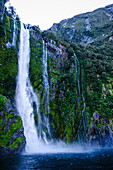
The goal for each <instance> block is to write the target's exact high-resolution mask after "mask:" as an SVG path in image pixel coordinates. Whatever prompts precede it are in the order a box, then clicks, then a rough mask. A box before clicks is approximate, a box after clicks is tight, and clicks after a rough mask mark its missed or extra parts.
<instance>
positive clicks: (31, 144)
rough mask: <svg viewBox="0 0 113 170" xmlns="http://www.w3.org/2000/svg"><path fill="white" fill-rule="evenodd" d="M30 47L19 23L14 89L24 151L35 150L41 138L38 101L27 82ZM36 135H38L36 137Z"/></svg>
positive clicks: (24, 31)
mask: <svg viewBox="0 0 113 170" xmlns="http://www.w3.org/2000/svg"><path fill="white" fill-rule="evenodd" d="M29 61H30V45H29V30H28V29H26V28H24V25H23V23H21V32H20V47H19V59H18V77H17V88H16V105H17V110H18V112H19V114H20V116H21V118H22V121H23V126H24V133H25V137H26V142H27V143H26V151H28V152H29V151H32V150H33V148H34V149H36V145H37V143H38V142H39V139H40V138H41V117H40V113H39V100H38V98H37V96H36V94H35V93H34V91H33V88H32V86H31V83H30V80H29ZM33 104H35V110H36V112H37V114H38V130H37V129H36V127H35V121H34V111H33ZM37 134H38V135H37Z"/></svg>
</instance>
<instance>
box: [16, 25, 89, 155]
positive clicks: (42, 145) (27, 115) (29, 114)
mask: <svg viewBox="0 0 113 170" xmlns="http://www.w3.org/2000/svg"><path fill="white" fill-rule="evenodd" d="M43 45H44V43H43ZM44 46H45V45H44ZM43 59H44V61H43V64H44V67H43V74H44V75H43V78H44V79H43V81H44V86H45V93H46V95H49V91H48V90H49V83H48V73H47V46H46V49H45V48H44V47H43ZM29 61H30V45H29V30H28V29H26V28H24V24H23V23H21V32H20V47H19V59H18V77H17V87H16V96H15V99H16V106H17V110H18V112H19V114H20V116H21V118H22V121H23V126H24V134H25V137H26V148H25V150H26V152H27V153H61V152H64V153H69V152H84V151H85V152H86V150H84V149H83V148H82V147H81V146H78V145H77V144H73V145H67V144H65V143H64V142H62V141H58V142H57V141H56V142H55V143H54V141H52V140H51V142H48V140H47V137H46V134H45V133H44V131H43V129H42V121H41V116H40V112H39V100H38V97H37V96H36V94H35V93H34V90H33V88H32V86H31V83H30V80H29ZM46 83H47V84H46ZM48 99H49V96H48V97H46V100H48ZM46 102H47V103H46V104H47V105H48V106H49V101H46ZM34 103H35V111H36V112H37V114H38V128H37V129H36V126H35V120H34V109H33V105H34ZM48 113H49V107H48ZM44 120H45V121H44V123H45V126H46V128H47V129H48V127H49V125H48V121H47V120H48V119H46V118H44ZM46 121H47V122H46ZM37 134H38V135H37ZM43 134H44V135H43ZM42 135H43V140H44V142H43V140H42ZM88 149H89V148H88Z"/></svg>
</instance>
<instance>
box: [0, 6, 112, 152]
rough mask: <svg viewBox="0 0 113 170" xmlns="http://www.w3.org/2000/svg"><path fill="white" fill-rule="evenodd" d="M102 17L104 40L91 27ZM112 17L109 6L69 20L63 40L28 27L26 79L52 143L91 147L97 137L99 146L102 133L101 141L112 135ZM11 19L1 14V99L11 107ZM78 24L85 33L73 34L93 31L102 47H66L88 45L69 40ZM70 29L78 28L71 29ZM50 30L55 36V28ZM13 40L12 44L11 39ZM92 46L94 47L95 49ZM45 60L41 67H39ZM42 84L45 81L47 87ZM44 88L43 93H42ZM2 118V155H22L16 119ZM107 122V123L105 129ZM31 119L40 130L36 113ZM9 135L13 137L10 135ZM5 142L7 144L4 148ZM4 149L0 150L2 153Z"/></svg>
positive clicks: (14, 65)
mask: <svg viewBox="0 0 113 170" xmlns="http://www.w3.org/2000/svg"><path fill="white" fill-rule="evenodd" d="M106 11H107V12H106ZM101 12H102V13H101ZM105 12H106V15H103V17H101V18H100V20H101V22H100V23H101V25H100V29H102V30H103V31H104V34H105V36H103V35H102V36H100V35H99V34H100V32H98V31H97V30H96V28H97V27H98V26H97V27H95V24H94V25H93V22H94V21H93V20H94V19H95V20H96V21H97V19H99V16H100V15H102V14H105ZM100 13H101V14H100ZM111 13H112V5H111V6H108V7H106V8H105V9H99V10H96V11H94V13H87V14H84V15H85V16H83V15H80V16H75V17H74V18H75V21H76V22H75V21H74V18H73V19H70V20H71V24H70V25H69V27H70V28H69V34H66V32H65V29H64V32H65V34H64V32H62V31H61V30H60V29H58V28H57V30H56V33H55V34H57V33H58V32H60V31H61V32H60V33H58V35H60V36H61V37H59V36H58V35H55V34H54V33H52V32H51V31H45V32H41V31H40V29H39V28H38V27H36V26H30V25H29V26H28V29H29V31H30V69H29V77H30V81H31V83H32V86H33V88H34V90H35V92H36V94H37V95H38V96H39V99H40V113H41V115H42V117H43V114H46V115H47V114H48V115H49V119H50V126H51V131H52V135H53V137H54V138H57V139H59V138H60V139H63V140H64V141H66V142H70V141H75V140H77V139H78V137H79V139H85V140H88V141H91V142H93V139H95V136H96V139H97V141H98V139H99V138H100V137H99V134H101V133H103V134H104V136H105V135H106V132H107V133H109V130H111V131H110V132H111V133H110V135H111V136H112V130H113V127H112V124H113V122H112V121H113V119H112V117H113V45H112V44H113V41H112V36H111V34H112V29H111V27H112V15H110V14H111ZM108 14H109V15H108ZM12 16H13V15H11V14H8V13H7V12H5V14H4V20H3V23H2V24H1V40H0V53H1V57H0V77H1V80H0V85H1V88H0V94H1V96H7V98H8V99H10V100H11V103H13V102H14V96H15V88H16V76H17V70H18V49H19V42H20V38H19V36H20V21H19V20H18V18H16V19H14V18H13V17H12ZM104 16H105V18H104ZM108 16H109V17H108ZM110 16H111V17H110ZM90 17H92V19H93V20H92V19H91V18H90ZM106 18H107V19H106ZM79 19H80V20H79ZM70 20H69V23H70ZM83 20H84V21H83ZM104 20H105V21H106V25H107V26H106V27H104V26H103V25H102V23H103V21H104ZM67 21H68V20H65V21H61V23H63V22H64V25H63V27H64V28H66V24H67ZM65 22H66V23H65ZM77 23H78V25H80V26H82V27H84V28H83V34H82V33H80V34H78V32H77V36H81V35H82V36H85V34H84V30H86V32H87V33H88V31H89V32H90V31H91V32H92V31H93V32H94V34H93V36H92V35H91V37H92V39H93V40H94V39H96V41H97V40H98V38H99V41H100V42H101V40H102V39H103V37H104V41H103V42H101V43H100V46H98V47H97V46H95V45H94V44H93V45H87V46H81V45H78V44H76V43H74V42H70V41H67V40H71V41H74V40H76V41H75V42H78V43H79V44H80V43H82V44H83V43H85V44H87V43H89V42H88V41H89V40H87V41H86V42H85V41H82V38H83V37H82V38H80V37H79V38H78V40H79V41H78V40H77V39H75V38H74V37H73V38H72V39H70V36H73V35H74V34H75V32H76V31H75V30H74V31H75V32H74V34H73V33H72V32H73V29H76V30H79V31H81V28H79V26H78V25H77ZM84 23H85V26H84ZM96 23H97V22H96ZM73 24H74V25H76V27H73V28H71V26H72V25H73ZM103 24H105V22H104V23H103ZM109 24H110V25H109ZM61 25H62V24H61ZM108 25H109V27H108ZM56 26H58V25H56ZM61 27H62V26H61ZM90 27H91V29H90ZM59 28H60V27H59ZM51 30H52V31H54V29H53V28H51ZM54 32H55V31H54ZM95 32H96V33H95ZM68 35H69V39H68V38H67V40H64V39H63V38H65V39H66V37H65V36H68ZM88 36H89V35H88ZM94 36H95V37H94ZM14 37H16V38H15V39H14ZM62 37H63V38H62ZM106 37H107V38H106ZM96 41H95V43H97V42H96ZM44 59H45V62H44V61H43V60H44ZM45 64H46V65H45ZM45 67H46V69H47V70H46V73H45V72H44V69H45ZM44 79H46V82H45V81H44ZM45 84H46V86H47V87H45ZM48 94H49V95H48ZM48 96H49V97H48ZM48 101H49V102H48ZM1 106H2V105H1ZM95 112H96V113H98V114H97V115H99V117H100V119H98V121H97V120H96V119H95V116H93V113H95ZM94 115H95V114H94ZM1 116H2V120H1V128H2V129H3V131H2V142H1V146H2V147H3V148H6V149H5V150H6V152H8V151H9V150H10V151H9V152H13V151H14V152H17V150H18V151H20V150H22V149H23V148H24V146H25V137H24V135H23V128H22V122H21V119H20V117H19V116H18V115H16V114H15V113H14V112H13V111H11V112H10V111H6V109H5V110H4V108H3V107H2V109H1ZM105 116H106V117H107V118H106V119H107V120H108V121H107V123H106V120H105ZM34 117H35V124H36V126H38V116H37V114H36V113H34ZM97 117H98V116H97ZM43 126H44V125H43ZM103 126H105V128H106V129H107V130H106V131H104V129H102V127H103ZM10 131H11V134H9V132H10ZM45 133H46V129H45ZM86 134H87V135H86ZM110 135H108V136H110ZM7 136H9V137H7ZM86 137H87V139H86ZM4 139H7V140H6V141H7V142H6V143H5V144H4ZM3 148H2V150H4V149H3ZM11 149H12V151H11Z"/></svg>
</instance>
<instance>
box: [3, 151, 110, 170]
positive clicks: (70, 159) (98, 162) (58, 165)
mask: <svg viewBox="0 0 113 170" xmlns="http://www.w3.org/2000/svg"><path fill="white" fill-rule="evenodd" d="M29 169H32V170H33V169H35V170H46V169H53V170H54V169H55V170H57V169H58V170H60V169H61V170H62V169H64V170H70V169H72V170H74V169H92V170H93V169H113V149H109V150H97V151H93V152H89V153H55V154H53V153H52V154H35V155H7V156H1V157H0V170H29Z"/></svg>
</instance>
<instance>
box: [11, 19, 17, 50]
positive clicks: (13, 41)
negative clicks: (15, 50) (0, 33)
mask: <svg viewBox="0 0 113 170" xmlns="http://www.w3.org/2000/svg"><path fill="white" fill-rule="evenodd" d="M16 28H17V22H16V20H15V19H14V30H13V40H12V46H14V47H15V46H16V38H17V36H16Z"/></svg>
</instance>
